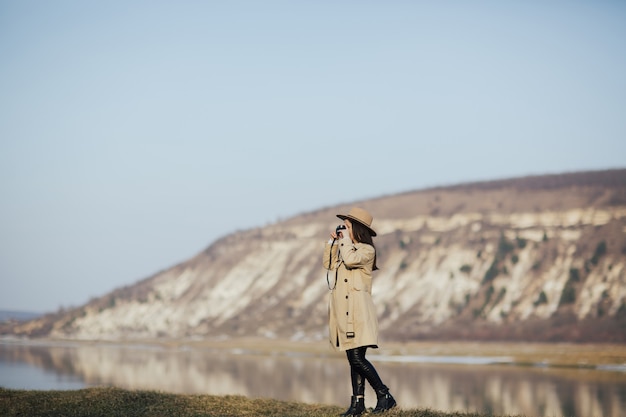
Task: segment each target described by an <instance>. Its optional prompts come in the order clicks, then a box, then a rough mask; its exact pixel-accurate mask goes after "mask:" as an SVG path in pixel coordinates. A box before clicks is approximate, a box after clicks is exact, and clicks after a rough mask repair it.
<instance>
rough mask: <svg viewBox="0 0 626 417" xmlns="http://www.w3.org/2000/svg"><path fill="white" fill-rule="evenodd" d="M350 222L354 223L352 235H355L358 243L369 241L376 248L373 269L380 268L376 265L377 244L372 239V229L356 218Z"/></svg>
mask: <svg viewBox="0 0 626 417" xmlns="http://www.w3.org/2000/svg"><path fill="white" fill-rule="evenodd" d="M350 223H352V236H354V240H356V241H357V242H358V243H367V244H368V245H371V246H372V247H373V248H374V266H373V267H372V271H376V270H377V269H378V267H377V266H376V246H374V240H373V239H372V234H371V233H370V230H369V229H368V228H367V227H365V226H364V225H363V224H361V223H359V222H358V221H356V220H351V221H350Z"/></svg>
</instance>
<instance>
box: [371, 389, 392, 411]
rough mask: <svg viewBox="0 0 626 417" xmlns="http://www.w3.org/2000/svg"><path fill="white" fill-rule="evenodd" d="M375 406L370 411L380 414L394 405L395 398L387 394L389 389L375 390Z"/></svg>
mask: <svg viewBox="0 0 626 417" xmlns="http://www.w3.org/2000/svg"><path fill="white" fill-rule="evenodd" d="M376 398H377V401H376V408H374V410H373V411H372V414H381V413H384V412H385V411H387V410H391V409H392V408H393V407H395V406H396V400H395V399H394V398H393V397H392V396H391V394H389V389H388V388H387V387H385V389H383V390H381V391H378V392H376Z"/></svg>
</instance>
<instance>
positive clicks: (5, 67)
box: [0, 0, 626, 311]
mask: <svg viewBox="0 0 626 417" xmlns="http://www.w3.org/2000/svg"><path fill="white" fill-rule="evenodd" d="M625 166H626V2H623V1H602V0H599V1H576V0H573V1H533V0H531V1H517V2H516V1H473V2H468V1H430V2H429V1H406V0H405V1H400V0H398V1H396V0H390V1H367V0H366V1H356V0H353V1H336V0H333V1H323V0H321V1H272V0H269V1H238V0H233V1H230V0H229V1H221V2H218V1H126V0H125V1H100V2H95V1H79V0H75V1H54V2H52V1H42V0H39V1H17V0H16V1H8V0H0V286H1V287H0V309H18V310H35V311H52V310H56V309H57V308H58V307H60V306H64V307H68V306H78V305H80V304H82V303H84V302H87V301H88V300H89V299H90V298H91V297H94V296H99V295H103V294H105V293H106V292H108V291H110V290H112V289H114V288H116V287H119V286H122V285H128V284H132V283H134V282H136V281H138V280H140V279H143V278H145V277H147V276H149V275H151V274H153V273H155V272H157V271H158V270H161V269H163V268H166V267H168V266H171V265H173V264H175V263H177V262H179V261H183V260H185V259H187V258H189V257H191V256H192V255H194V254H196V253H198V252H199V251H201V250H202V249H204V248H205V247H207V246H208V245H209V244H210V243H211V242H213V241H214V240H215V239H217V238H218V237H220V236H223V235H225V234H228V233H230V232H233V231H236V230H240V229H247V228H250V227H256V226H264V225H266V224H268V223H272V222H275V221H277V220H279V219H281V218H286V217H290V216H292V215H296V214H298V213H301V212H304V211H309V210H315V209H318V208H321V207H326V206H329V205H334V204H339V203H343V202H351V201H355V200H359V199H365V198H370V197H377V196H381V195H386V194H391V193H396V192H402V191H409V190H414V189H420V188H425V187H430V186H434V185H445V184H453V183H461V182H466V181H473V180H483V179H496V178H504V177H515V176H522V175H528V174H544V173H557V172H567V171H579V170H589V169H604V168H616V167H625ZM329 222H330V223H332V222H333V220H332V219H329ZM320 277H321V275H320ZM320 279H321V278H320ZM320 282H321V281H320ZM320 285H321V284H320Z"/></svg>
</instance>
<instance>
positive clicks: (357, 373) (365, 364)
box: [346, 346, 389, 395]
mask: <svg viewBox="0 0 626 417" xmlns="http://www.w3.org/2000/svg"><path fill="white" fill-rule="evenodd" d="M366 351H367V346H361V347H358V348H354V349H348V350H347V351H346V355H347V356H348V362H350V377H351V378H352V393H353V395H363V394H365V381H364V380H363V378H365V379H367V382H369V383H370V385H371V386H372V388H374V391H376V394H385V393H387V392H388V391H389V389H388V388H387V387H386V386H385V384H383V381H382V380H381V379H380V377H379V376H378V372H376V368H374V365H372V364H371V363H370V361H368V360H367V359H365V352H366Z"/></svg>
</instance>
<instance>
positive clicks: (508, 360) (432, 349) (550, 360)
mask: <svg viewBox="0 0 626 417" xmlns="http://www.w3.org/2000/svg"><path fill="white" fill-rule="evenodd" d="M0 343H10V344H25V345H33V344H36V345H48V346H55V345H57V346H58V345H77V346H79V345H120V346H135V347H137V348H140V347H145V348H159V349H176V350H178V349H203V350H205V349H215V350H225V351H231V352H233V353H252V354H271V355H277V354H278V355H280V354H284V355H291V354H302V355H313V356H338V357H339V356H340V357H343V355H344V354H343V353H342V352H336V351H334V350H333V349H332V348H331V347H330V346H329V344H328V343H327V342H326V341H290V340H285V339H266V338H235V339H223V340H212V339H193V340H191V339H145V340H139V339H131V340H75V339H23V338H13V337H3V338H0ZM370 352H371V353H370V357H371V358H372V360H374V361H376V360H380V361H393V362H425V363H443V364H445V363H450V364H468V365H471V364H477V365H488V364H507V365H517V366H537V367H562V368H588V369H599V370H608V371H618V372H625V373H626V345H620V344H577V343H519V342H515V343H508V342H467V341H455V342H437V341H423V342H420V341H414V342H384V343H381V347H380V348H379V349H372V350H371V351H370Z"/></svg>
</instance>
